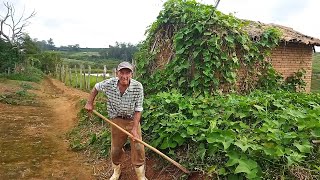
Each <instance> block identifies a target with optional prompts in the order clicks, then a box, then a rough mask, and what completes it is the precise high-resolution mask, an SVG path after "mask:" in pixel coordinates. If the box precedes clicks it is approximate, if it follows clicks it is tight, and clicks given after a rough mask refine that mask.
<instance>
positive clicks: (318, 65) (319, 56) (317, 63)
mask: <svg viewBox="0 0 320 180" xmlns="http://www.w3.org/2000/svg"><path fill="white" fill-rule="evenodd" d="M311 92H320V53H319V52H318V53H315V54H314V55H313V58H312V78H311Z"/></svg>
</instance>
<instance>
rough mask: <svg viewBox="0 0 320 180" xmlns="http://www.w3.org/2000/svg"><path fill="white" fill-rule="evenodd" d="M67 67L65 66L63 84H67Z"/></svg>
mask: <svg viewBox="0 0 320 180" xmlns="http://www.w3.org/2000/svg"><path fill="white" fill-rule="evenodd" d="M68 69H69V66H68V65H66V68H65V69H64V81H63V82H64V84H67V74H68V73H67V72H68Z"/></svg>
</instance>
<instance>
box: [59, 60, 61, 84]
mask: <svg viewBox="0 0 320 180" xmlns="http://www.w3.org/2000/svg"><path fill="white" fill-rule="evenodd" d="M59 67H60V68H59V69H60V72H59V80H60V81H61V82H62V65H61V64H60V65H59Z"/></svg>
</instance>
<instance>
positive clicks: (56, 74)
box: [54, 64, 58, 78]
mask: <svg viewBox="0 0 320 180" xmlns="http://www.w3.org/2000/svg"><path fill="white" fill-rule="evenodd" d="M54 75H55V78H58V64H56V73H55V74H54Z"/></svg>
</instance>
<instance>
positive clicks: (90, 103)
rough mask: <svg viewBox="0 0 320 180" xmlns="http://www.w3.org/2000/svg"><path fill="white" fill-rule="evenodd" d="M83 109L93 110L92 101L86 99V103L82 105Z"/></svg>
mask: <svg viewBox="0 0 320 180" xmlns="http://www.w3.org/2000/svg"><path fill="white" fill-rule="evenodd" d="M84 109H86V110H87V111H88V112H92V110H93V103H92V102H89V101H87V103H86V105H85V106H84Z"/></svg>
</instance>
